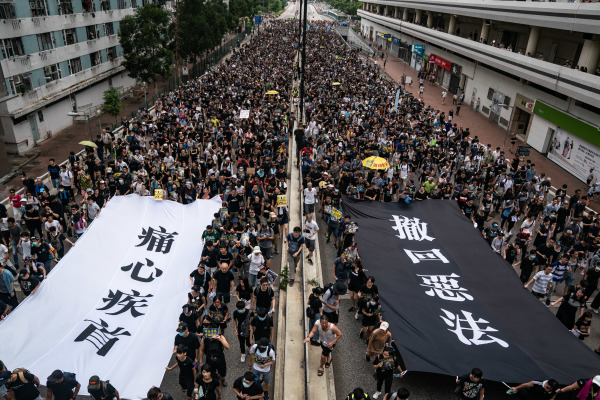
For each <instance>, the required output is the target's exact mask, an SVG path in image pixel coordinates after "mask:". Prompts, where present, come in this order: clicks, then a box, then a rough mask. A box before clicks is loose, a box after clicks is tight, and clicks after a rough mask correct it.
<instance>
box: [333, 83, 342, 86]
mask: <svg viewBox="0 0 600 400" xmlns="http://www.w3.org/2000/svg"><path fill="white" fill-rule="evenodd" d="M332 85H333V86H340V85H341V83H339V82H333V83H332Z"/></svg>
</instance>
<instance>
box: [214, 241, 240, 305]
mask: <svg viewBox="0 0 600 400" xmlns="http://www.w3.org/2000/svg"><path fill="white" fill-rule="evenodd" d="M225 250H227V249H225ZM228 254H230V253H228ZM231 261H233V258H232V260H231ZM220 265H221V268H220V269H219V270H218V271H217V272H215V274H214V275H213V280H214V282H215V292H216V297H215V299H222V300H223V303H225V304H227V303H229V301H230V300H231V295H233V294H234V293H235V292H234V286H233V282H234V281H235V276H234V275H233V272H231V270H230V269H229V268H230V264H227V263H226V262H223V263H221V264H220Z"/></svg>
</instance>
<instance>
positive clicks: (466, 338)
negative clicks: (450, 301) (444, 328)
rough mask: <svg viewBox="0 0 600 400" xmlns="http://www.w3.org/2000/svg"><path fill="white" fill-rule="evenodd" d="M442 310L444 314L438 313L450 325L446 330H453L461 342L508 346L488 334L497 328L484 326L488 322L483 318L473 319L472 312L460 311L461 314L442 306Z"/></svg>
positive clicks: (477, 344) (476, 344)
mask: <svg viewBox="0 0 600 400" xmlns="http://www.w3.org/2000/svg"><path fill="white" fill-rule="evenodd" d="M442 311H443V312H444V314H446V316H443V315H440V317H441V318H442V319H443V320H444V322H445V323H446V325H448V326H449V327H450V328H449V329H448V330H449V331H450V332H453V333H454V334H455V335H456V336H457V337H458V340H460V341H461V342H462V343H464V344H466V345H468V346H470V345H472V344H474V345H475V346H481V345H483V344H490V343H498V344H499V345H500V346H502V347H505V348H506V347H508V343H506V342H505V341H504V340H502V339H498V338H497V337H495V336H491V335H489V332H498V330H497V329H494V328H492V327H490V326H485V325H487V324H489V322H488V321H486V320H485V319H483V318H479V319H477V320H475V318H473V314H471V313H470V312H468V311H461V313H462V316H461V315H460V314H454V313H451V312H450V311H446V310H444V309H443V308H442Z"/></svg>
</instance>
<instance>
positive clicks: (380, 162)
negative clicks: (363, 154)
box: [362, 156, 390, 169]
mask: <svg viewBox="0 0 600 400" xmlns="http://www.w3.org/2000/svg"><path fill="white" fill-rule="evenodd" d="M362 164H363V166H364V167H367V168H369V169H387V168H389V167H390V163H388V162H387V160H386V159H385V158H382V157H375V156H371V157H368V158H365V159H364V160H363V162H362Z"/></svg>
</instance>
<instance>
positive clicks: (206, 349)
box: [200, 317, 229, 387]
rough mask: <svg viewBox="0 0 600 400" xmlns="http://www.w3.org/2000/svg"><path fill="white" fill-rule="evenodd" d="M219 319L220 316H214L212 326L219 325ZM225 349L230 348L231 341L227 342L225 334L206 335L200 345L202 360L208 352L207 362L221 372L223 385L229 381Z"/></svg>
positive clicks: (220, 376)
mask: <svg viewBox="0 0 600 400" xmlns="http://www.w3.org/2000/svg"><path fill="white" fill-rule="evenodd" d="M219 320H220V318H218V317H216V318H213V321H212V323H211V324H210V327H212V328H215V327H217V326H219V322H220V321H219ZM225 349H226V350H229V343H227V339H225V336H223V335H215V336H212V337H208V336H206V337H204V338H203V339H202V344H201V345H200V360H202V358H204V355H205V354H206V363H207V364H209V365H210V366H211V367H212V368H214V369H215V370H216V371H217V372H218V373H219V378H220V380H221V386H223V387H225V386H227V382H226V381H225V378H226V375H227V364H226V362H225V353H224V350H225Z"/></svg>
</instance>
